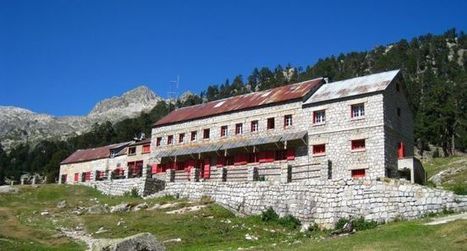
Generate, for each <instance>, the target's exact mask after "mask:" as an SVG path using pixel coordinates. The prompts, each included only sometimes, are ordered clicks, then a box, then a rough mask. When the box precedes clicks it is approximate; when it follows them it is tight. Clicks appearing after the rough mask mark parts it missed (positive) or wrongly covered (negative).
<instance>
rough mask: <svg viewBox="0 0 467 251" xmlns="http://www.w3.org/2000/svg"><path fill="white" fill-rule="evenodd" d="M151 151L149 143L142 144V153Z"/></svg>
mask: <svg viewBox="0 0 467 251" xmlns="http://www.w3.org/2000/svg"><path fill="white" fill-rule="evenodd" d="M149 152H151V145H144V146H143V153H149Z"/></svg>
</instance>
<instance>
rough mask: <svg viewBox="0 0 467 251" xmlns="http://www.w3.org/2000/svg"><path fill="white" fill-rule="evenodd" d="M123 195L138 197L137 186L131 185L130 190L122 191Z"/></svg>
mask: <svg viewBox="0 0 467 251" xmlns="http://www.w3.org/2000/svg"><path fill="white" fill-rule="evenodd" d="M123 196H126V197H133V198H138V197H139V194H138V188H136V187H133V188H132V189H131V190H130V191H128V192H125V193H123Z"/></svg>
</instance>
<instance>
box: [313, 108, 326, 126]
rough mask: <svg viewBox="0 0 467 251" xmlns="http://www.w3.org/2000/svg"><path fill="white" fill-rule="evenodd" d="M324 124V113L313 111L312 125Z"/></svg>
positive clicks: (323, 111) (322, 111)
mask: <svg viewBox="0 0 467 251" xmlns="http://www.w3.org/2000/svg"><path fill="white" fill-rule="evenodd" d="M324 122H326V111H325V110H320V111H314V112H313V124H323V123H324Z"/></svg>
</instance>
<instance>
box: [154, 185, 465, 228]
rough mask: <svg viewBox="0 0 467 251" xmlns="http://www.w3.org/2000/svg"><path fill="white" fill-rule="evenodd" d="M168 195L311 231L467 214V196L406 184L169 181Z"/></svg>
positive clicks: (166, 189) (166, 192)
mask: <svg viewBox="0 0 467 251" xmlns="http://www.w3.org/2000/svg"><path fill="white" fill-rule="evenodd" d="M162 193H164V194H168V195H178V196H180V197H186V198H190V199H199V198H200V197H202V196H210V197H211V198H212V199H214V200H215V201H216V202H218V203H219V204H221V205H223V206H225V207H227V208H230V209H232V210H234V211H237V212H239V213H242V214H246V215H251V214H259V213H261V212H262V211H264V210H266V209H267V208H268V207H272V208H273V209H274V210H275V211H276V212H277V213H278V214H279V215H281V216H284V215H287V214H291V215H293V216H295V217H297V218H298V219H300V221H301V222H302V223H303V224H304V225H305V226H306V225H308V224H310V223H313V222H315V223H317V224H319V225H320V226H321V227H325V228H331V227H333V225H334V224H335V223H336V222H337V220H338V219H339V218H344V217H350V216H351V217H360V216H363V217H365V218H366V219H367V220H375V221H378V222H388V221H393V220H395V219H415V218H419V217H422V216H424V215H426V214H427V213H432V212H433V213H434V212H441V211H443V210H444V209H447V210H454V211H466V210H467V196H460V195H455V194H454V193H452V192H449V191H445V190H440V189H434V188H429V187H425V186H421V185H416V184H410V183H408V182H405V181H400V180H385V181H376V180H369V179H364V180H332V181H319V180H309V181H304V182H292V183H272V182H241V183H239V182H184V183H173V182H168V183H166V187H165V190H164V191H162Z"/></svg>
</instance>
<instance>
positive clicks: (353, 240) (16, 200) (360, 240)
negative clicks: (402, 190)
mask: <svg viewBox="0 0 467 251" xmlns="http://www.w3.org/2000/svg"><path fill="white" fill-rule="evenodd" d="M94 198H97V200H99V201H100V202H101V203H107V204H109V205H115V204H118V203H120V202H122V201H125V202H132V203H139V202H142V201H143V200H142V199H139V198H130V197H109V196H104V195H101V194H100V193H98V192H97V191H95V190H94V189H90V188H86V187H80V186H58V185H44V186H40V187H39V188H32V187H23V188H22V191H21V192H20V193H19V194H17V195H0V222H1V225H0V250H83V249H84V248H85V246H84V245H83V244H81V243H75V242H72V241H70V240H68V239H67V238H65V237H62V236H59V235H57V233H58V231H57V230H56V228H57V227H59V226H66V227H76V226H78V225H80V224H84V226H85V229H86V231H87V232H96V231H97V229H99V228H100V227H101V226H104V228H105V229H107V230H109V231H108V232H105V233H102V234H97V235H95V237H96V238H106V237H109V238H110V237H111V238H116V237H123V236H128V235H132V234H136V233H140V232H145V231H147V232H151V233H154V234H155V235H156V236H157V238H158V239H160V240H162V241H164V240H169V239H173V238H181V239H182V241H181V242H170V243H167V244H166V245H167V247H168V248H169V249H171V250H236V249H237V248H239V247H243V248H246V247H251V246H253V247H254V249H255V250H266V249H277V250H284V249H287V250H289V249H290V250H314V249H315V250H349V249H354V250H381V249H400V250H407V249H410V250H423V249H429V250H433V249H437V250H440V249H445V250H461V249H463V248H464V247H466V246H467V233H466V231H467V221H459V222H453V223H448V224H445V225H440V226H424V225H422V222H423V220H420V221H412V222H398V223H391V224H387V225H382V226H379V227H378V228H376V229H373V230H367V231H362V232H359V233H356V234H354V235H351V236H348V237H338V238H329V237H326V235H325V234H324V233H316V234H313V235H312V237H311V238H310V237H307V236H306V235H305V234H303V233H299V232H298V231H296V230H290V229H285V228H283V227H281V226H278V225H275V224H272V223H264V222H261V220H260V219H259V217H245V218H239V217H235V216H234V215H233V214H231V213H230V212H228V211H227V210H225V209H223V208H221V207H219V206H217V205H215V204H208V206H207V207H206V208H204V209H202V210H201V211H198V212H194V213H189V214H179V215H173V214H166V212H165V211H167V210H173V208H172V209H165V210H155V211H146V210H143V211H139V212H131V213H121V214H104V215H82V216H76V215H74V214H72V213H71V211H72V209H73V208H74V207H76V206H78V205H79V206H90V205H94V204H95V202H93V199H94ZM63 199H65V200H67V203H68V205H69V206H68V208H65V209H58V208H56V204H57V202H58V201H60V200H63ZM169 200H170V199H168V198H160V199H153V200H148V201H146V202H148V203H149V204H155V203H165V202H168V201H169ZM177 202H179V203H180V204H179V205H178V207H181V206H184V205H186V204H187V202H186V201H184V200H177ZM45 209H48V210H49V212H50V214H51V215H49V216H41V215H40V212H42V211H43V210H45ZM121 220H122V221H124V222H125V223H124V224H122V225H120V226H117V222H118V221H121ZM226 220H229V221H231V223H227V222H226ZM425 221H426V220H425ZM271 230H272V231H271ZM247 233H248V234H251V235H253V236H257V237H258V238H259V239H258V240H257V241H249V240H246V239H245V234H247ZM320 235H321V236H323V237H324V240H322V239H321V237H319V236H320ZM294 242H297V243H295V244H294Z"/></svg>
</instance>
